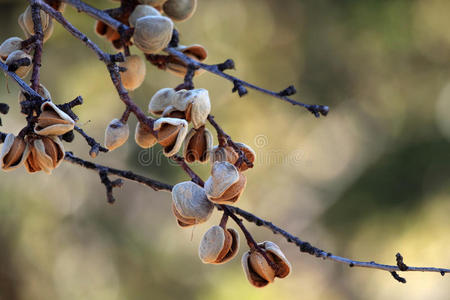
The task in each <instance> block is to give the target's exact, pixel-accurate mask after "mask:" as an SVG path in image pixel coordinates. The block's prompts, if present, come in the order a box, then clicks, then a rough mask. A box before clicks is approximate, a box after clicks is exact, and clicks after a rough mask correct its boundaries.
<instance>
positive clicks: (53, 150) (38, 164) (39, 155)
mask: <svg viewBox="0 0 450 300" xmlns="http://www.w3.org/2000/svg"><path fill="white" fill-rule="evenodd" d="M30 145H31V146H30V153H29V154H28V158H27V161H26V163H25V167H26V169H27V171H28V172H30V173H34V172H37V171H40V170H42V171H44V172H45V173H47V174H51V173H52V171H53V170H54V169H56V168H57V167H58V166H59V165H60V164H61V162H62V160H63V159H64V146H63V144H62V142H61V141H60V140H59V138H58V137H55V136H43V137H41V138H38V139H33V140H32V141H30Z"/></svg>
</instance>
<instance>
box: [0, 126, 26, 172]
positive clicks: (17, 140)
mask: <svg viewBox="0 0 450 300" xmlns="http://www.w3.org/2000/svg"><path fill="white" fill-rule="evenodd" d="M28 151H29V149H28V145H27V143H26V142H25V141H24V139H23V138H21V137H16V136H14V135H13V134H12V133H10V134H8V135H7V136H6V138H5V141H4V142H3V146H2V151H1V153H0V162H1V168H2V170H3V171H12V170H14V169H17V168H18V167H20V166H21V165H22V163H23V162H24V161H25V160H26V158H27V156H28Z"/></svg>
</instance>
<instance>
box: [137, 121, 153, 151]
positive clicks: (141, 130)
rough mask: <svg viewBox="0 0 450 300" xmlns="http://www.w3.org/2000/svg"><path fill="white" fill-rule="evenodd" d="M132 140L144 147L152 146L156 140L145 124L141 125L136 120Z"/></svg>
mask: <svg viewBox="0 0 450 300" xmlns="http://www.w3.org/2000/svg"><path fill="white" fill-rule="evenodd" d="M134 140H135V141H136V144H138V145H139V147H141V148H144V149H148V148H150V147H153V146H154V145H155V144H156V143H157V142H158V141H157V139H156V137H155V136H154V135H153V134H152V132H151V131H150V130H149V129H148V128H146V127H145V126H142V125H141V123H140V122H138V123H137V125H136V130H135V132H134Z"/></svg>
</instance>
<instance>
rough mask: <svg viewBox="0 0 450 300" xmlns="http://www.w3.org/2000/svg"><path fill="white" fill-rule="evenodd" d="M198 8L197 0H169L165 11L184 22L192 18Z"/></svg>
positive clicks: (164, 6)
mask: <svg viewBox="0 0 450 300" xmlns="http://www.w3.org/2000/svg"><path fill="white" fill-rule="evenodd" d="M196 8H197V0H167V1H166V2H165V3H164V5H163V10H164V13H165V14H166V15H167V16H169V17H170V18H171V19H172V20H174V21H177V22H182V21H186V20H188V19H190V18H191V17H192V15H193V14H194V12H195V10H196Z"/></svg>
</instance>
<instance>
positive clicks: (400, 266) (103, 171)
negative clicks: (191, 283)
mask: <svg viewBox="0 0 450 300" xmlns="http://www.w3.org/2000/svg"><path fill="white" fill-rule="evenodd" d="M34 1H35V3H37V4H38V5H39V6H40V7H41V9H43V10H44V11H46V12H47V13H48V14H50V15H51V16H52V17H54V18H55V19H56V20H57V21H58V22H60V23H61V24H62V25H63V27H64V28H66V29H67V30H68V31H69V32H71V33H72V34H73V35H74V36H75V37H77V38H79V39H80V40H81V41H82V42H84V43H85V44H86V45H87V46H88V47H89V48H91V49H92V50H93V51H94V52H96V54H97V56H98V57H99V59H100V60H102V61H103V62H104V63H105V64H106V65H107V67H108V71H109V72H110V76H111V79H112V81H113V84H114V86H115V87H116V89H117V91H118V93H119V96H120V98H121V100H122V101H123V102H124V103H125V105H126V106H127V107H128V108H129V109H130V110H131V111H132V112H133V113H134V114H135V115H136V116H137V118H138V119H139V121H141V123H143V124H145V125H147V126H149V127H150V128H151V129H152V127H153V126H151V125H152V122H153V120H150V121H148V118H147V117H146V116H145V114H144V112H143V111H142V110H141V109H140V108H139V107H137V105H136V104H135V103H134V102H133V101H132V100H131V98H130V97H129V95H128V93H127V91H126V90H125V89H124V88H123V85H122V83H121V79H120V74H119V70H118V67H117V65H116V64H115V62H116V61H118V60H120V56H121V55H119V56H111V55H107V54H106V53H105V52H103V51H102V50H101V49H100V48H99V47H98V46H97V45H95V44H94V43H92V42H91V41H90V40H89V39H88V38H87V37H86V36H85V35H84V34H83V33H81V32H80V31H79V30H78V29H76V28H75V27H73V26H72V25H71V24H70V23H69V22H67V20H65V19H64V18H63V17H62V15H61V14H60V13H58V12H57V11H55V10H54V9H53V8H51V7H50V6H48V5H47V4H45V3H44V2H43V1H42V0H34ZM65 2H67V3H69V4H72V5H74V6H75V7H77V5H81V6H80V7H81V8H80V7H77V8H78V9H79V10H82V11H86V10H92V11H90V14H91V15H92V16H94V17H96V18H97V17H98V18H100V20H102V21H104V22H105V23H107V24H109V25H111V26H113V27H114V25H113V24H114V22H113V21H111V20H109V19H112V18H110V17H109V16H107V18H106V17H105V18H106V19H108V18H109V19H108V20H103V19H101V18H103V17H104V15H105V13H104V12H102V11H99V10H96V9H94V8H91V7H90V6H87V5H86V4H83V2H81V1H76V0H65ZM83 9H85V10H83ZM106 15H107V14H106ZM119 23H120V22H119ZM116 25H117V24H116ZM122 25H123V24H122ZM122 25H119V26H118V27H116V28H118V29H119V28H121V30H122V31H123V30H128V28H126V27H121V26H122ZM123 26H125V25H123ZM169 50H170V49H169ZM169 53H170V52H169ZM174 53H175V52H174ZM171 54H173V53H171ZM175 54H176V53H175ZM175 54H174V55H175ZM122 58H123V56H122ZM190 64H192V63H191V62H190ZM216 66H217V68H218V69H219V71H220V72H222V71H221V70H224V69H226V68H225V67H224V66H220V65H216ZM0 67H1V68H2V69H3V71H4V72H5V73H6V74H8V75H9V76H11V77H12V78H13V79H14V80H15V81H17V83H18V84H19V85H20V86H21V87H22V89H24V90H25V91H26V92H27V93H28V94H30V95H31V97H32V98H36V99H40V100H42V98H41V97H40V96H39V95H37V93H36V92H34V91H33V90H32V89H30V87H29V86H28V85H27V84H26V83H25V82H23V80H21V79H20V78H19V77H18V76H17V75H15V74H14V73H12V72H9V71H8V68H7V66H6V65H5V64H3V63H1V62H0ZM213 73H214V72H213ZM225 75H227V74H225ZM227 76H229V75H227ZM232 78H234V77H232ZM238 83H239V86H241V87H242V86H243V85H245V84H243V83H242V82H238ZM235 85H236V82H235ZM245 86H249V85H245ZM249 87H252V86H249ZM235 88H236V89H237V90H238V91H239V87H237V86H235ZM252 88H253V87H252ZM257 90H259V89H258V88H257ZM240 93H241V94H242V91H240ZM291 93H292V89H289V88H288V89H286V90H284V91H282V92H280V93H278V94H279V95H280V97H285V96H284V95H289V94H291ZM278 98H279V97H278ZM44 100H45V99H44ZM288 102H290V101H288ZM292 104H294V103H292ZM297 105H300V104H297ZM301 106H303V107H305V108H307V109H308V110H310V111H311V112H317V113H321V114H323V115H325V114H326V113H327V112H328V108H327V107H322V108H320V107H319V106H317V107H315V108H314V107H313V106H309V105H306V104H303V105H301ZM321 109H323V111H320V110H321ZM315 114H316V113H315ZM316 115H317V114H316ZM141 119H143V120H141ZM212 124H213V123H212ZM219 128H220V127H219ZM216 129H217V128H216ZM4 137H5V134H4V133H2V134H0V138H1V139H4ZM172 159H173V160H175V161H176V162H178V163H179V165H180V166H181V167H182V168H183V170H185V172H186V173H187V174H188V175H189V176H190V177H191V178H192V179H193V180H197V181H198V183H199V184H203V180H202V179H201V178H200V177H199V176H198V175H197V174H196V173H195V172H193V171H192V169H191V168H190V167H189V166H188V165H187V164H186V162H185V161H184V159H183V158H181V157H177V156H175V157H173V158H172ZM65 160H66V161H68V162H71V163H73V164H76V165H79V166H82V167H84V168H87V169H91V170H94V171H96V172H98V173H99V175H100V177H101V179H102V183H104V184H105V186H106V188H107V191H108V197H110V196H111V197H112V188H113V187H117V186H118V185H120V182H119V181H110V180H109V178H108V177H107V176H108V175H115V176H118V177H120V178H125V179H128V180H131V181H135V182H139V183H142V184H144V185H147V186H149V187H150V188H152V189H154V190H165V191H171V189H172V186H171V185H168V184H165V183H161V182H158V181H156V180H153V179H150V178H147V177H144V176H141V175H137V174H135V173H133V172H131V171H123V170H119V169H114V168H109V167H106V166H103V165H99V164H94V163H92V162H89V161H85V160H82V159H80V158H78V157H76V156H74V155H73V154H72V153H71V152H66V156H65ZM219 209H222V210H224V211H225V212H227V214H229V216H230V217H232V218H233V219H234V220H235V221H236V222H237V223H238V225H239V224H240V225H242V222H241V220H240V219H238V218H237V217H236V215H239V216H241V217H243V218H244V219H245V220H246V221H248V222H251V223H254V224H256V225H257V226H263V227H265V228H267V229H270V230H271V231H272V232H273V233H275V234H281V235H282V236H283V237H284V238H285V239H286V240H287V241H288V242H291V243H295V244H296V245H297V246H298V247H299V249H300V251H301V252H305V253H308V254H311V255H314V256H316V257H320V258H323V259H328V260H333V261H336V262H339V263H344V264H347V265H349V266H350V267H364V268H372V269H379V270H384V271H388V272H390V273H391V274H392V276H394V278H396V279H397V280H399V281H401V282H403V281H404V279H403V278H401V277H400V276H398V274H397V273H396V272H397V271H422V272H439V273H441V274H442V275H445V274H446V273H450V269H444V268H432V267H409V266H406V264H404V262H403V258H402V257H401V256H400V257H401V258H400V257H399V256H397V266H394V265H384V264H378V263H375V262H361V261H354V260H351V259H348V258H344V257H340V256H335V255H333V254H331V253H328V252H325V251H324V250H321V249H319V248H316V247H314V246H312V245H311V244H309V243H308V242H304V241H302V240H300V239H299V238H298V237H296V236H294V235H292V234H290V233H288V232H287V231H285V230H283V229H281V228H280V227H278V226H276V225H274V224H273V223H271V222H269V221H266V220H264V219H261V218H259V217H257V216H255V215H253V214H251V213H250V212H247V211H245V210H242V209H240V208H238V207H234V206H227V205H219ZM233 216H234V217H233ZM242 226H243V225H242ZM240 227H241V226H240ZM241 228H242V227H241ZM244 228H245V227H244ZM244 232H248V231H247V229H244ZM402 280H403V281H402Z"/></svg>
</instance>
